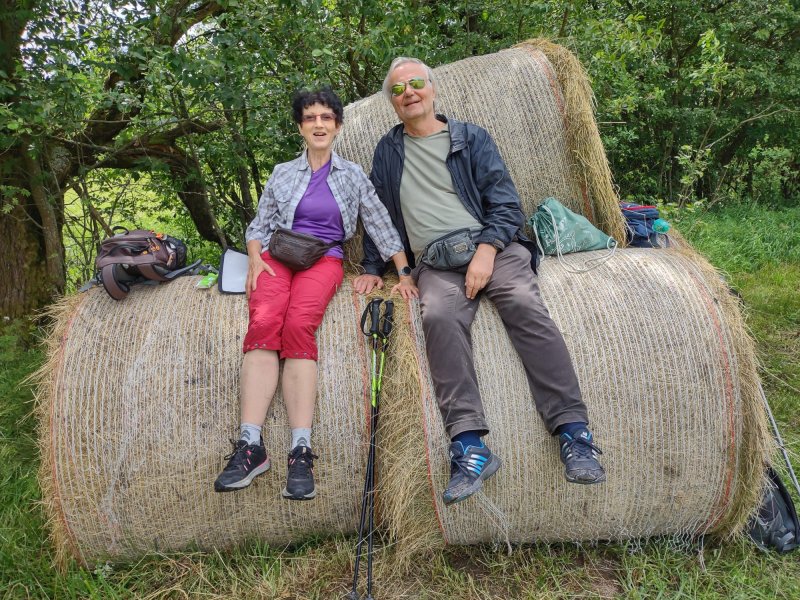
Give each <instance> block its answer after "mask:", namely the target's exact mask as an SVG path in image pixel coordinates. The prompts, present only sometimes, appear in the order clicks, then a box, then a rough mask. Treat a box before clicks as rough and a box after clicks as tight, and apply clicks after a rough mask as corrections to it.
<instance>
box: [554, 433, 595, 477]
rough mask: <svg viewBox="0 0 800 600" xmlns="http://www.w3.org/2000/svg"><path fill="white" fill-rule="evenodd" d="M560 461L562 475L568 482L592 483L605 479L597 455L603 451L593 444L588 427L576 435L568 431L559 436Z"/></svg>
mask: <svg viewBox="0 0 800 600" xmlns="http://www.w3.org/2000/svg"><path fill="white" fill-rule="evenodd" d="M558 439H559V443H560V444H561V462H563V463H564V476H565V477H566V478H567V481H569V482H570V483H582V484H592V483H600V482H602V481H605V480H606V472H605V471H604V470H603V466H602V465H601V464H600V461H598V460H597V457H598V456H599V455H600V454H602V453H603V452H602V451H601V450H600V448H598V447H597V446H595V445H594V438H593V437H592V433H591V432H590V431H589V430H588V429H582V430H580V432H579V433H578V435H577V436H575V437H572V436H571V435H569V434H568V433H562V434H561V435H560V436H559V438H558Z"/></svg>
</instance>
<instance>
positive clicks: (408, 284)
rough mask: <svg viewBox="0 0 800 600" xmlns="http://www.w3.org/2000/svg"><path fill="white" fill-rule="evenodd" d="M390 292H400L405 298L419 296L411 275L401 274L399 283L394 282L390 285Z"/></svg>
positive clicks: (409, 298)
mask: <svg viewBox="0 0 800 600" xmlns="http://www.w3.org/2000/svg"><path fill="white" fill-rule="evenodd" d="M392 294H400V295H401V296H402V297H403V299H405V300H411V299H412V298H419V290H418V289H417V286H416V285H414V278H413V277H411V275H407V276H405V277H403V276H401V277H400V283H396V284H395V285H394V286H393V287H392Z"/></svg>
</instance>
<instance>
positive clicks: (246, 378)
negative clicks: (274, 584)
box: [214, 88, 418, 500]
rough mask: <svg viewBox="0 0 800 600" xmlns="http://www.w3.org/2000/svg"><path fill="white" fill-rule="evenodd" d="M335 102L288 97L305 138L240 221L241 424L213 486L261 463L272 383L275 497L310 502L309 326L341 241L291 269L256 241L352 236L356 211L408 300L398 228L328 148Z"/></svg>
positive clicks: (329, 285) (324, 95) (337, 116)
mask: <svg viewBox="0 0 800 600" xmlns="http://www.w3.org/2000/svg"><path fill="white" fill-rule="evenodd" d="M343 115H344V110H343V107H342V102H341V101H340V100H339V98H338V97H337V96H336V94H334V93H333V92H332V91H331V90H330V89H328V88H322V89H319V90H314V91H301V92H299V93H297V94H296V95H295V97H294V99H293V101H292V116H293V118H294V120H295V122H296V123H297V127H298V129H299V130H300V135H302V136H303V139H304V140H305V143H306V150H305V152H303V153H302V154H301V155H300V156H298V157H297V158H296V159H294V160H293V161H290V162H288V163H283V164H280V165H278V166H276V167H275V170H274V171H273V173H272V176H271V177H270V179H269V181H268V182H267V185H266V188H265V189H264V192H263V194H262V195H261V200H260V201H259V203H258V214H257V215H256V218H255V219H253V222H252V223H250V226H249V227H248V228H247V233H246V236H245V237H246V238H247V255H248V257H249V269H248V273H247V281H246V284H245V289H246V293H247V298H248V302H249V307H250V323H249V326H248V330H247V335H246V336H245V338H244V352H245V355H244V360H243V362H242V375H241V427H240V437H239V440H238V441H236V442H235V443H234V449H233V453H232V454H230V455H229V456H226V457H225V458H227V459H229V460H228V464H227V466H226V467H225V469H224V470H223V471H222V473H221V474H220V475H219V477H218V478H217V480H216V481H215V482H214V489H215V490H216V491H218V492H227V491H233V490H238V489H242V488H245V487H247V486H248V485H250V483H251V482H252V481H253V479H254V478H255V477H256V476H258V475H260V474H261V473H264V472H265V471H267V470H268V469H269V468H270V461H269V457H268V456H267V451H266V449H265V448H264V441H263V439H262V438H261V428H262V426H263V424H264V419H265V418H266V414H267V410H268V409H269V406H270V404H271V402H272V397H273V395H274V394H275V390H276V389H277V386H278V372H279V361H280V360H281V359H283V360H284V361H285V363H284V366H283V382H282V391H283V399H284V401H285V402H286V412H287V415H288V417H289V426H290V427H291V429H292V439H291V445H290V446H289V447H290V448H291V450H290V452H289V468H288V476H287V481H286V487H285V488H284V489H283V492H282V493H283V496H284V497H285V498H288V499H291V500H310V499H311V498H313V497H314V496H316V490H315V486H314V474H313V471H312V468H313V461H314V459H316V458H318V457H317V456H316V455H315V454H314V453H313V452H312V451H311V423H312V420H313V417H314V405H315V403H316V395H317V345H316V340H315V337H314V333H315V332H316V330H317V328H318V327H319V325H320V323H321V322H322V317H323V314H324V313H325V309H326V307H327V306H328V303H329V302H330V300H331V298H333V295H334V293H335V292H336V290H337V289H338V288H339V286H340V285H341V283H342V278H343V276H344V271H343V269H342V260H343V258H344V254H343V251H342V247H341V244H337V245H335V246H333V248H331V249H330V250H329V251H328V252H327V254H326V255H325V256H323V257H322V258H320V259H319V260H318V261H317V262H316V263H315V264H314V265H313V266H312V267H310V268H309V269H307V270H305V271H293V270H292V269H290V268H288V267H287V266H285V265H284V264H282V263H280V262H279V261H278V260H276V259H275V258H273V257H272V256H270V253H269V251H268V250H266V248H267V247H268V245H269V240H270V237H271V236H272V234H273V232H274V231H275V230H276V229H277V228H279V227H282V228H285V229H291V230H293V231H297V232H301V233H306V234H311V235H314V236H316V237H317V238H319V239H321V240H323V241H325V242H335V241H337V240H346V239H349V238H350V237H352V236H353V234H354V233H355V229H356V220H357V218H358V216H359V215H360V216H361V218H362V221H363V222H364V227H365V229H366V230H367V232H369V234H370V237H371V238H372V239H373V240H374V241H375V242H376V244H377V246H378V248H379V250H380V252H381V254H382V256H383V258H384V260H389V259H391V260H392V261H393V262H394V264H395V266H396V267H397V272H398V273H402V274H405V273H409V274H408V275H401V277H400V283H398V284H397V285H396V286H395V287H394V288H392V293H400V295H402V297H403V298H406V299H410V298H416V297H417V295H418V292H417V288H416V286H415V285H414V282H413V280H412V278H411V276H410V269H408V260H407V259H406V255H405V253H404V252H403V244H402V242H401V241H400V236H399V235H398V233H397V231H396V230H395V228H394V226H393V225H392V223H391V220H390V218H389V214H388V213H387V211H386V208H384V206H383V204H381V202H380V200H378V197H377V195H376V194H375V189H374V188H373V187H372V184H371V183H370V181H369V179H367V176H366V175H365V174H364V171H363V170H362V169H361V167H359V166H358V165H356V164H355V163H352V162H349V161H347V160H344V159H343V158H342V157H340V156H339V155H338V154H336V153H335V152H333V151H332V150H331V147H332V145H333V140H334V138H335V137H336V135H337V134H338V133H339V131H340V129H341V127H342V119H343Z"/></svg>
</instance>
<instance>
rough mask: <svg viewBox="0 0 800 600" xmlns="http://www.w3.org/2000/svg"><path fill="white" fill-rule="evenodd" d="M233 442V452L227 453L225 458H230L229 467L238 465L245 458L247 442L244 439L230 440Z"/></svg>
mask: <svg viewBox="0 0 800 600" xmlns="http://www.w3.org/2000/svg"><path fill="white" fill-rule="evenodd" d="M229 441H230V443H231V444H233V452H231V453H230V454H228V455H226V456H225V457H224V459H223V460H230V461H231V462H230V463H228V467H238V466H239V465H240V464H242V461H244V458H245V450H246V449H247V444H246V443H245V442H244V441H243V440H229Z"/></svg>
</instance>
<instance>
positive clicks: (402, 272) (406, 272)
mask: <svg viewBox="0 0 800 600" xmlns="http://www.w3.org/2000/svg"><path fill="white" fill-rule="evenodd" d="M399 274H400V275H403V276H407V275H411V267H403V268H402V269H400V271H399Z"/></svg>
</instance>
